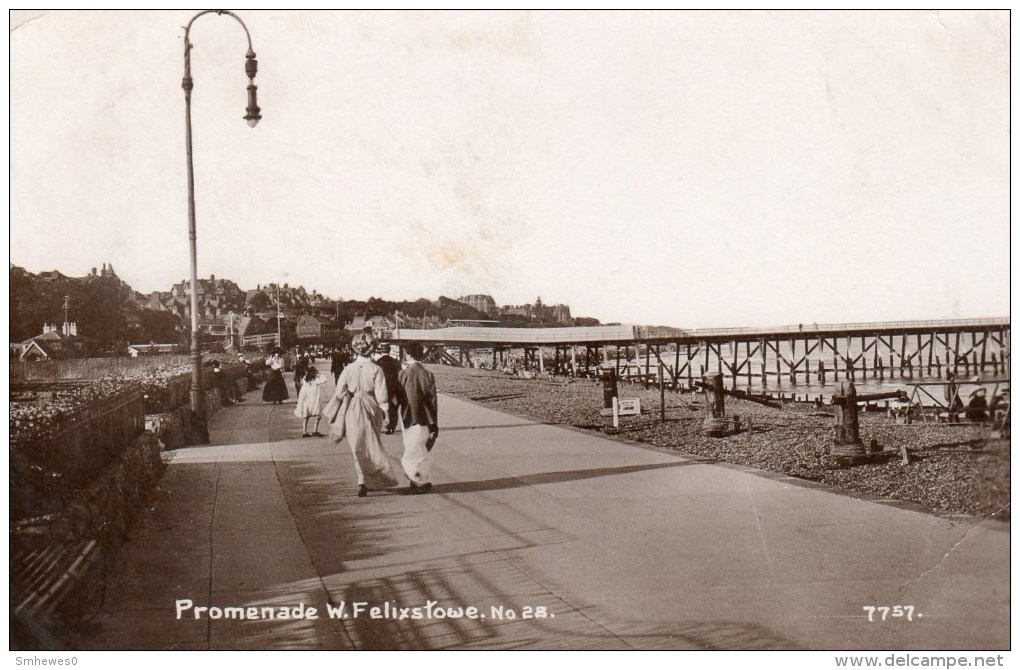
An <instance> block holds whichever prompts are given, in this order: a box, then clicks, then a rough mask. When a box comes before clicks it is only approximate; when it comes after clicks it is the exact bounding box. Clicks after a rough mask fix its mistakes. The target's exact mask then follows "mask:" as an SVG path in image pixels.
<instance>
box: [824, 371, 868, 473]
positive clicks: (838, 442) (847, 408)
mask: <svg viewBox="0 0 1020 670" xmlns="http://www.w3.org/2000/svg"><path fill="white" fill-rule="evenodd" d="M832 409H833V414H834V415H835V419H836V421H835V444H833V448H832V454H833V455H834V456H843V457H858V456H862V455H864V454H866V451H865V449H864V444H863V443H862V442H861V432H860V424H859V422H858V419H857V389H856V388H855V387H854V385H853V384H852V383H850V384H840V385H839V389H838V390H837V391H836V394H835V395H834V396H833V397H832Z"/></svg>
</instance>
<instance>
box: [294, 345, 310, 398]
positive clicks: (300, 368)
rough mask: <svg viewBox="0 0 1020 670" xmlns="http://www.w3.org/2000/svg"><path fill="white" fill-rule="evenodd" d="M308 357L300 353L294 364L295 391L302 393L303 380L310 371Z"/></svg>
mask: <svg viewBox="0 0 1020 670" xmlns="http://www.w3.org/2000/svg"><path fill="white" fill-rule="evenodd" d="M309 365H310V363H309V362H308V357H307V356H306V355H304V354H298V359H297V363H295V364H294V393H296V394H298V396H300V395H301V382H303V381H304V379H305V373H307V372H308V366H309Z"/></svg>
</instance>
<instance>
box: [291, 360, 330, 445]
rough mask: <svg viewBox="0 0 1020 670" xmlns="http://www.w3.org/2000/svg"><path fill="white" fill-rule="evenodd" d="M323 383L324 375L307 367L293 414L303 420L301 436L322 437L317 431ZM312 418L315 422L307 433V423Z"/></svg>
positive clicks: (320, 414) (320, 412)
mask: <svg viewBox="0 0 1020 670" xmlns="http://www.w3.org/2000/svg"><path fill="white" fill-rule="evenodd" d="M325 383H326V377H325V376H324V375H320V374H319V371H318V370H316V369H315V368H314V367H309V368H308V372H306V373H305V379H304V383H303V384H301V391H299V392H298V399H297V407H295V408H294V416H296V417H298V418H299V419H302V420H303V423H302V426H301V428H302V431H303V432H302V434H301V437H323V435H322V433H320V432H319V420H320V419H321V418H322V385H323V384H325ZM312 419H314V420H315V424H314V426H313V428H312V431H313V432H311V433H309V432H308V424H309V422H311V421H312Z"/></svg>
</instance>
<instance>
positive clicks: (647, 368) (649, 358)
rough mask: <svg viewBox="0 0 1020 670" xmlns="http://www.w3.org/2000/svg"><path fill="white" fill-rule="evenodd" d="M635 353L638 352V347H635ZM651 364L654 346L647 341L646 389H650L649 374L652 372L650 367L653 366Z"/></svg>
mask: <svg viewBox="0 0 1020 670" xmlns="http://www.w3.org/2000/svg"><path fill="white" fill-rule="evenodd" d="M634 353H635V354H636V353H637V348H636V347H635V349H634ZM651 365H652V347H651V346H649V345H648V344H647V343H646V344H645V389H646V390H647V389H648V375H649V374H650V370H649V368H650V367H651Z"/></svg>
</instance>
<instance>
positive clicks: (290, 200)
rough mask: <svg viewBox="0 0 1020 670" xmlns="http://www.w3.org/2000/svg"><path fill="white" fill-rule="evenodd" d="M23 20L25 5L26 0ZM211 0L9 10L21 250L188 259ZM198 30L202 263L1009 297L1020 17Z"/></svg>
mask: <svg viewBox="0 0 1020 670" xmlns="http://www.w3.org/2000/svg"><path fill="white" fill-rule="evenodd" d="M15 14H18V13H15ZM193 15H194V12H193V11H180V10H170V11H110V12H80V11H54V12H45V13H43V12H31V13H21V14H18V15H17V16H14V17H12V21H11V23H12V28H11V33H10V59H11V60H10V63H11V66H10V77H11V88H10V90H11V104H10V127H11V162H10V169H11V177H10V189H11V190H10V192H11V195H10V208H11V209H10V262H11V263H14V264H16V265H20V266H22V267H25V268H27V269H28V270H30V271H32V272H40V271H44V270H51V269H57V270H60V271H61V272H64V273H65V274H70V275H73V276H81V275H85V274H87V273H88V272H89V271H90V269H91V268H92V267H101V265H102V264H103V263H111V264H112V265H113V266H114V268H115V269H116V272H117V274H118V275H119V276H120V277H121V278H122V279H124V280H125V281H126V282H128V283H129V284H130V285H131V286H132V287H133V288H134V289H135V290H137V291H141V292H145V293H147V292H150V291H154V290H163V291H166V290H169V289H170V287H171V286H172V285H173V284H174V283H175V282H178V281H181V280H182V279H184V278H185V277H187V276H188V274H189V271H190V270H189V267H190V265H189V256H188V237H187V224H188V220H187V179H186V158H185V133H184V94H183V91H182V89H181V77H182V75H183V36H184V28H183V26H185V25H186V24H187V22H188V21H189V20H190V19H191V17H192V16H193ZM239 15H240V16H241V18H242V19H243V20H244V22H245V24H246V25H247V27H248V30H249V31H250V34H251V39H252V44H253V47H254V50H255V52H256V54H257V56H258V62H259V72H258V76H257V77H256V82H255V83H256V84H257V85H258V87H259V88H258V95H259V105H260V106H261V108H262V117H263V118H262V121H261V122H260V123H259V125H258V126H257V127H256V128H254V129H252V128H249V127H248V126H247V125H246V124H245V122H244V121H243V120H242V117H243V116H244V114H245V109H244V108H245V105H246V90H245V87H246V86H247V83H248V82H247V78H246V77H245V75H244V55H245V51H246V49H247V43H246V41H245V37H244V31H243V30H242V29H241V26H240V24H238V23H237V22H236V21H234V20H233V19H231V18H230V17H226V16H217V15H215V14H212V15H206V16H203V17H201V18H199V19H198V20H197V21H196V22H195V23H194V25H193V27H192V30H191V41H192V43H193V45H194V48H193V50H192V75H193V78H194V82H195V88H194V92H193V94H192V119H193V121H192V123H193V133H194V162H195V181H196V191H195V198H196V212H197V231H198V274H199V276H200V277H208V276H209V275H215V276H217V277H223V278H229V279H232V280H234V281H236V282H237V283H238V284H239V285H240V286H241V287H242V288H246V289H247V288H254V287H255V286H256V285H259V284H266V283H270V282H280V283H289V284H290V285H303V286H304V287H305V288H306V289H309V290H311V289H316V290H318V291H320V292H321V293H324V294H325V295H327V296H329V297H330V298H334V299H345V300H348V299H367V298H369V297H379V298H384V299H388V300H405V299H406V300H413V299H417V298H420V297H425V298H429V299H436V298H438V297H439V296H440V295H446V296H449V297H458V296H460V295H465V294H469V293H488V294H490V295H492V296H493V298H494V299H495V300H496V303H497V304H499V305H505V304H523V303H531V302H534V300H535V299H536V298H537V297H541V299H542V301H543V302H545V303H547V304H555V303H565V304H568V305H569V306H570V308H571V311H572V313H573V314H574V315H575V316H591V317H595V318H598V319H600V320H601V321H603V322H622V323H639V324H661V325H671V326H677V327H692V328H697V327H727V326H732V327H738V326H769V325H784V324H796V323H807V322H817V323H840V322H859V321H890V320H904V319H941V318H970V317H991V316H1007V315H1008V314H1009V268H1010V266H1009V239H1010V238H1009V213H1010V212H1009V109H1010V107H1009V104H1010V99H1009V14H1008V12H1005V11H997V12H969V11H964V12H929V11H920V10H918V11H900V12H888V11H881V12H879V11H871V12H869V11H858V12H758V11H729V12H679V11H642V12H628V11H616V12H545V11H540V12H524V11H508V12H485V13H478V12H429V11H387V12H383V11H362V12H316V11H312V12H309V11H292V12H291V11H274V12H263V11H246V12H239Z"/></svg>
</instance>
